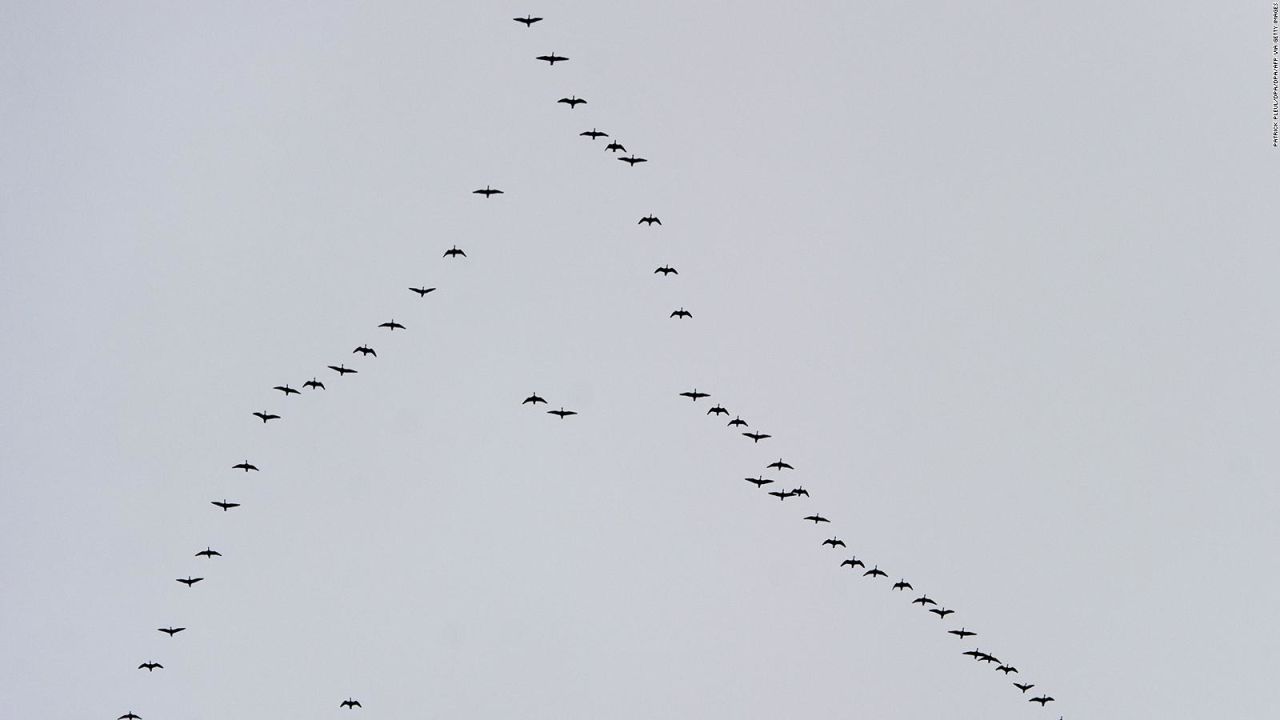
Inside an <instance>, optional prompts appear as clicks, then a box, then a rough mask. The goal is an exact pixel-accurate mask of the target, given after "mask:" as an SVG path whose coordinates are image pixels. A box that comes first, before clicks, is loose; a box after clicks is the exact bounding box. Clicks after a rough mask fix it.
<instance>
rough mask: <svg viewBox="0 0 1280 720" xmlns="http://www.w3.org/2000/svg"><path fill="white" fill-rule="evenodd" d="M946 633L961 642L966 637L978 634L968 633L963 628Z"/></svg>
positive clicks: (968, 631)
mask: <svg viewBox="0 0 1280 720" xmlns="http://www.w3.org/2000/svg"><path fill="white" fill-rule="evenodd" d="M947 633H948V634H950V635H955V636H956V637H958V638H960V639H961V640H963V639H965V638H967V637H973V636H974V635H977V634H978V633H976V632H972V631H970V630H965V629H964V628H960V629H959V630H948V631H947Z"/></svg>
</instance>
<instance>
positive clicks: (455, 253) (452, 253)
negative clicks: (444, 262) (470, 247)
mask: <svg viewBox="0 0 1280 720" xmlns="http://www.w3.org/2000/svg"><path fill="white" fill-rule="evenodd" d="M458 255H461V256H462V257H466V256H467V254H466V253H464V252H462V251H461V250H459V249H458V246H457V245H454V246H453V247H451V248H449V249H448V250H445V251H444V256H445V257H456V256H458Z"/></svg>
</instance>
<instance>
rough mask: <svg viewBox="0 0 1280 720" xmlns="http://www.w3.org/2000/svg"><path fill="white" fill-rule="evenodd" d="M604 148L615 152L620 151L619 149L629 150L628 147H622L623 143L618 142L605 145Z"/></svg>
mask: <svg viewBox="0 0 1280 720" xmlns="http://www.w3.org/2000/svg"><path fill="white" fill-rule="evenodd" d="M604 149H605V150H608V151H609V152H615V153H616V152H618V151H619V150H621V151H622V152H626V151H627V149H626V148H624V147H622V144H621V143H616V142H611V143H609V144H608V145H605V146H604Z"/></svg>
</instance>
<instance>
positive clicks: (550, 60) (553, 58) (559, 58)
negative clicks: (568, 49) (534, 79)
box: [537, 52, 569, 66]
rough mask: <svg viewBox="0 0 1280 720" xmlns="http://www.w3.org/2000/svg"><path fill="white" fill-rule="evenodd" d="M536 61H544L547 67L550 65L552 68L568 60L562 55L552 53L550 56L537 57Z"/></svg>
mask: <svg viewBox="0 0 1280 720" xmlns="http://www.w3.org/2000/svg"><path fill="white" fill-rule="evenodd" d="M537 59H538V60H544V61H546V63H547V64H548V65H552V66H554V65H555V64H556V63H558V62H564V61H565V60H568V59H569V58H567V57H564V56H563V55H557V54H555V53H554V52H553V53H551V54H550V55H539V56H538V57H537Z"/></svg>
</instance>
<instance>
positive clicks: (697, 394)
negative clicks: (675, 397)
mask: <svg viewBox="0 0 1280 720" xmlns="http://www.w3.org/2000/svg"><path fill="white" fill-rule="evenodd" d="M680 396H681V397H687V398H691V399H692V400H693V401H694V402H698V398H704V397H711V395H709V394H708V393H704V392H698V388H694V389H693V390H691V391H689V392H682V393H680Z"/></svg>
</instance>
